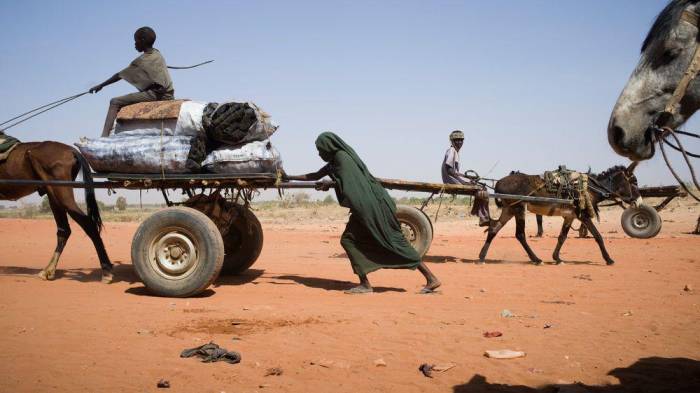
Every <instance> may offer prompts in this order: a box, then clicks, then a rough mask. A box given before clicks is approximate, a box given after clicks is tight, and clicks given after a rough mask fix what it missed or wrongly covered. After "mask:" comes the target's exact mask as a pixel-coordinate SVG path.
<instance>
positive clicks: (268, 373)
mask: <svg viewBox="0 0 700 393" xmlns="http://www.w3.org/2000/svg"><path fill="white" fill-rule="evenodd" d="M282 374H284V370H282V368H280V367H272V368H268V369H267V371H266V372H265V376H266V377H269V376H271V375H274V376H280V375H282Z"/></svg>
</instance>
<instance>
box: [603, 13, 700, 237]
mask: <svg viewBox="0 0 700 393" xmlns="http://www.w3.org/2000/svg"><path fill="white" fill-rule="evenodd" d="M698 45H700V1H698V0H673V1H671V2H669V3H668V5H666V7H665V8H664V9H663V10H662V11H661V13H659V15H658V16H657V17H656V20H655V21H654V24H653V25H652V26H651V29H650V30H649V33H648V34H647V36H646V38H645V39H644V42H643V43H642V49H641V56H640V59H639V63H638V64H637V67H636V68H635V69H634V71H633V72H632V75H631V76H630V78H629V81H627V85H625V88H624V89H623V90H622V93H620V97H619V98H618V99H617V102H616V103H615V106H614V108H613V111H612V114H611V115H610V121H609V122H608V142H609V143H610V146H612V148H613V150H615V151H616V152H617V153H618V154H620V155H622V156H625V157H628V158H630V159H631V160H633V161H641V160H647V159H650V158H652V157H653V156H654V140H655V138H654V132H655V131H654V129H655V127H669V128H672V129H676V128H678V127H680V126H682V125H683V124H685V122H686V121H687V120H688V119H689V118H690V117H691V116H692V115H693V114H694V113H695V112H697V110H698V109H700V78H698V77H694V76H693V75H692V74H688V77H691V78H692V79H691V80H690V81H689V82H688V81H684V79H685V78H686V72H687V71H690V69H689V68H690V66H691V65H692V64H693V59H694V58H695V57H696V51H697V50H698ZM684 82H686V83H688V84H687V87H685V88H684V86H685V83H684ZM694 233H696V234H700V217H698V222H697V226H696V228H695V231H694Z"/></svg>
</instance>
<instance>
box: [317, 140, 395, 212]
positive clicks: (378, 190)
mask: <svg viewBox="0 0 700 393" xmlns="http://www.w3.org/2000/svg"><path fill="white" fill-rule="evenodd" d="M316 149H318V152H319V154H321V155H324V156H326V157H334V156H335V154H336V153H338V152H339V151H343V152H345V153H347V155H348V156H350V158H351V159H352V160H353V161H354V162H355V164H356V165H357V167H358V168H359V169H360V173H361V174H362V175H363V177H365V178H366V180H367V181H368V182H369V183H370V184H371V185H372V187H371V188H372V193H373V194H374V195H375V197H377V199H385V198H387V197H388V194H386V190H384V188H383V187H382V186H381V184H379V181H377V179H376V178H375V177H374V176H373V175H372V174H371V173H370V171H369V169H367V165H365V163H364V162H363V161H362V160H361V159H360V156H358V155H357V153H355V150H354V149H353V148H352V147H350V145H348V144H347V143H345V141H344V140H343V139H342V138H341V137H339V136H338V135H336V134H334V133H332V132H328V131H326V132H323V133H321V134H320V135H319V136H318V137H317V138H316ZM333 180H334V181H335V182H336V183H337V184H338V186H339V189H338V191H340V193H341V194H342V193H343V184H342V179H338V178H337V177H336V176H333ZM391 205H393V201H392V203H391ZM394 209H395V207H394Z"/></svg>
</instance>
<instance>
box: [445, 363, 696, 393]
mask: <svg viewBox="0 0 700 393" xmlns="http://www.w3.org/2000/svg"><path fill="white" fill-rule="evenodd" d="M608 375H611V376H614V377H616V378H617V379H618V380H619V381H620V383H619V384H614V385H602V386H601V385H585V384H583V383H580V382H574V383H572V384H550V385H545V386H540V387H537V388H532V387H529V386H523V385H507V384H500V383H489V382H488V381H487V380H486V377H484V376H483V375H480V374H475V375H474V376H473V377H472V378H471V380H469V382H467V383H464V384H462V385H456V386H453V387H452V391H453V393H467V392H468V393H555V392H571V393H585V392H587V393H627V392H629V393H632V392H653V393H662V392H664V393H665V392H697V391H698V390H699V388H698V387H699V386H700V362H699V361H697V360H692V359H686V358H661V357H649V358H642V359H639V360H637V361H636V362H635V363H634V364H632V365H631V366H629V367H625V368H616V369H613V370H611V371H609V372H608Z"/></svg>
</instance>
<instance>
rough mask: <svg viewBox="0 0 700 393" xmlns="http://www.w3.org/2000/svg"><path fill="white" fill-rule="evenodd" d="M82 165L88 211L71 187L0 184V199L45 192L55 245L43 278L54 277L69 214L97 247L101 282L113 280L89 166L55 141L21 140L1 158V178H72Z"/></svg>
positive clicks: (64, 242) (66, 235)
mask: <svg viewBox="0 0 700 393" xmlns="http://www.w3.org/2000/svg"><path fill="white" fill-rule="evenodd" d="M81 169H82V171H83V179H84V181H85V183H86V186H87V187H85V203H86V205H87V214H85V213H83V211H82V210H81V209H80V207H79V206H78V204H77V203H76V201H75V198H74V196H73V189H72V188H69V187H57V186H33V185H28V186H15V185H0V199H2V200H17V199H19V198H22V197H24V196H27V195H29V194H31V193H33V192H39V195H44V194H46V195H48V197H49V204H50V205H51V211H52V212H53V217H54V220H56V226H57V227H58V232H57V234H56V235H57V238H58V241H57V245H56V251H55V252H54V254H53V256H52V257H51V261H50V262H49V264H48V265H47V266H46V267H45V268H44V270H42V271H41V272H40V273H39V277H41V278H42V279H45V280H53V279H54V277H55V274H56V265H57V264H58V259H59V258H60V256H61V252H62V251H63V248H64V247H65V246H66V242H67V241H68V237H69V236H70V234H71V230H70V225H69V224H68V216H70V217H71V218H72V219H73V220H74V221H75V222H77V223H78V225H80V227H81V228H82V229H83V231H85V233H86V234H87V235H88V236H89V237H90V240H92V243H93V244H94V246H95V250H97V256H98V257H99V259H100V266H101V267H102V282H104V283H109V282H111V281H112V263H111V262H110V261H109V257H108V256H107V251H106V250H105V246H104V244H103V243H102V238H101V237H100V230H101V229H102V219H101V218H100V211H99V208H98V206H97V200H96V199H95V190H94V188H93V187H91V185H92V174H91V172H90V166H89V165H88V163H87V161H86V160H85V158H84V157H83V156H82V155H80V153H79V152H78V151H77V150H75V149H73V148H72V147H70V146H68V145H64V144H62V143H58V142H30V143H20V144H18V145H17V146H16V147H15V148H14V150H12V151H11V152H10V155H9V156H8V157H7V160H5V161H3V162H0V179H14V180H43V181H47V180H67V181H70V180H75V178H76V176H77V175H78V172H79V171H80V170H81Z"/></svg>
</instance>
